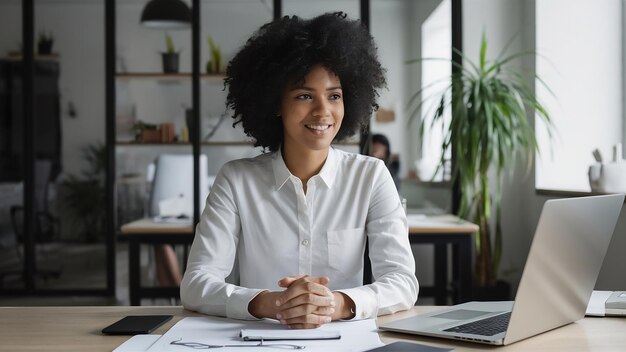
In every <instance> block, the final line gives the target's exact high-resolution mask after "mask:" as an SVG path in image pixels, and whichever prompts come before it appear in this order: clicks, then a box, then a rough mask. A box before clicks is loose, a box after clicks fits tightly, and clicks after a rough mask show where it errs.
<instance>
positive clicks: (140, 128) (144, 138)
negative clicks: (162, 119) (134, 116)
mask: <svg viewBox="0 0 626 352" xmlns="http://www.w3.org/2000/svg"><path fill="white" fill-rule="evenodd" d="M131 131H132V132H134V133H135V140H136V141H137V142H139V143H158V142H161V132H160V131H159V129H158V126H157V125H154V124H150V123H145V122H143V121H141V120H138V121H137V122H136V123H135V124H134V125H133V127H131Z"/></svg>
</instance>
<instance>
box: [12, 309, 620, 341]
mask: <svg viewBox="0 0 626 352" xmlns="http://www.w3.org/2000/svg"><path fill="white" fill-rule="evenodd" d="M433 308H435V307H415V308H413V309H412V310H410V311H406V312H401V313H397V314H393V315H387V316H383V317H379V318H378V323H381V322H384V321H391V320H396V319H400V318H404V317H408V316H410V315H414V314H417V313H423V312H426V311H429V310H432V309H433ZM149 314H172V315H174V318H173V319H172V320H170V321H169V322H167V323H166V324H165V325H163V326H161V327H160V328H159V329H157V330H156V331H155V332H154V333H155V334H163V333H165V332H166V331H167V330H168V329H169V328H171V327H172V326H173V325H174V324H175V323H176V322H178V321H179V320H180V319H181V318H183V317H187V316H198V314H196V313H193V312H189V311H186V310H184V309H183V308H181V307H16V308H6V307H5V308H0V341H1V343H0V351H67V352H71V351H81V352H82V351H112V350H113V349H114V348H116V347H117V346H119V345H120V344H122V343H123V342H124V341H126V340H127V339H128V338H129V337H128V336H104V335H102V334H101V333H100V330H102V328H104V327H105V326H107V325H109V324H111V323H113V322H115V321H117V320H118V319H121V318H122V317H124V316H126V315H149ZM624 331H626V319H624V318H584V319H582V320H579V321H578V322H576V323H573V324H569V325H567V326H564V327H561V328H558V329H555V330H552V331H550V332H547V333H544V334H541V335H538V336H535V337H532V338H529V339H526V340H522V341H520V342H517V343H514V344H512V345H509V346H504V347H493V346H486V345H478V344H472V343H469V342H461V341H459V342H457V341H452V340H443V339H436V338H429V337H420V336H413V335H405V334H399V333H391V332H380V333H379V336H380V338H381V340H382V341H383V342H384V343H390V342H393V341H409V342H418V343H422V344H427V345H432V346H439V347H448V348H454V350H455V351H457V352H464V351H485V350H488V351H494V350H497V351H498V352H511V351H568V352H569V351H602V352H606V351H624V348H625V346H626V334H624Z"/></svg>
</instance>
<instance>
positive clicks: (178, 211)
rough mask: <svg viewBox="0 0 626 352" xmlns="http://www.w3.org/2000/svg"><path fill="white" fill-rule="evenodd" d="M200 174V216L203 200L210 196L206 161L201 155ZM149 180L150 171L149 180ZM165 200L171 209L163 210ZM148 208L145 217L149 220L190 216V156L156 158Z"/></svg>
mask: <svg viewBox="0 0 626 352" xmlns="http://www.w3.org/2000/svg"><path fill="white" fill-rule="evenodd" d="M199 172H200V197H199V200H198V206H199V209H200V213H202V211H203V210H204V204H205V202H206V197H207V196H208V194H209V175H208V161H207V156H206V155H204V154H202V155H200V171H199ZM150 178H151V172H150V168H149V169H148V179H150ZM164 201H165V203H169V205H170V209H168V210H164V209H162V208H163V205H164ZM172 202H173V203H172ZM159 203H161V207H159ZM160 208H161V209H160ZM148 209H149V210H148V215H149V216H152V217H155V216H160V215H169V216H174V217H175V216H184V217H187V218H192V217H193V155H191V154H161V155H159V157H158V158H157V160H156V162H155V166H154V180H153V182H152V188H151V191H150V201H149V208H148ZM164 211H165V213H164Z"/></svg>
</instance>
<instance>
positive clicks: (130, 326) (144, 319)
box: [102, 315, 172, 335]
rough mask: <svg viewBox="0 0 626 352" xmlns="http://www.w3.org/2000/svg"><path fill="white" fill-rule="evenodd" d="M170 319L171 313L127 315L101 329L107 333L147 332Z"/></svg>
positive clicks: (133, 333)
mask: <svg viewBox="0 0 626 352" xmlns="http://www.w3.org/2000/svg"><path fill="white" fill-rule="evenodd" d="M170 319H172V316H171V315H129V316H127V317H124V318H122V319H120V320H118V321H116V322H115V323H113V324H111V325H109V326H107V327H106V328H104V329H102V333H103V334H107V335H138V334H149V333H151V332H153V331H154V330H155V329H156V328H158V327H159V326H161V325H163V324H165V323H166V322H167V321H168V320H170Z"/></svg>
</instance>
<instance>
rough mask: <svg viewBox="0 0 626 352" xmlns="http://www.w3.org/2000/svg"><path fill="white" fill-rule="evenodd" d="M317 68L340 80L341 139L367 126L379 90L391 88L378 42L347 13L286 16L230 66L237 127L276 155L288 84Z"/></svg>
mask: <svg viewBox="0 0 626 352" xmlns="http://www.w3.org/2000/svg"><path fill="white" fill-rule="evenodd" d="M316 65H322V66H323V67H325V68H326V69H328V70H329V71H331V72H333V73H334V74H336V75H337V76H338V77H339V80H340V82H341V86H342V90H343V100H344V111H345V114H344V118H343V121H342V124H341V128H340V130H339V132H338V133H337V136H336V137H335V139H336V140H341V139H343V138H346V137H349V136H352V135H354V134H355V133H356V132H357V130H358V129H359V128H362V127H364V126H367V123H368V122H369V118H370V116H371V114H372V112H373V111H374V110H376V109H377V108H378V105H377V104H376V98H377V97H378V92H377V90H378V89H379V88H382V87H385V86H386V81H385V70H384V69H383V67H382V66H381V64H380V62H379V61H378V55H377V52H376V45H375V43H374V39H373V38H372V36H371V35H370V34H369V32H368V31H367V29H366V28H365V27H364V26H363V25H362V24H361V22H360V21H355V20H350V19H348V18H346V15H345V14H344V13H342V12H337V13H326V14H323V15H320V16H318V17H315V18H312V19H307V20H305V19H301V18H299V17H297V16H291V17H289V16H285V17H283V18H281V19H278V20H275V21H272V22H269V23H267V24H265V25H263V26H262V27H261V28H260V29H259V30H258V31H257V32H255V33H254V34H253V35H252V37H250V39H248V41H247V42H246V44H245V45H244V46H243V48H242V49H241V50H240V51H239V52H238V53H237V54H236V55H235V57H234V58H233V59H232V60H231V61H230V62H229V63H228V67H227V69H226V79H225V80H224V85H225V87H228V97H227V100H226V105H227V107H229V108H231V109H232V110H233V111H234V115H233V116H232V117H233V118H234V119H235V122H234V123H233V126H235V125H236V124H238V123H240V122H241V123H242V125H243V129H244V132H245V133H246V135H248V136H250V137H253V138H254V139H255V146H260V147H264V148H266V149H269V150H270V151H277V150H278V148H279V147H280V145H281V143H282V142H283V126H282V122H281V119H279V118H277V113H278V112H279V111H280V102H281V96H282V94H283V91H284V89H285V88H286V86H287V85H288V84H290V83H291V84H292V83H297V82H302V81H304V77H305V76H306V75H307V74H308V73H309V71H310V70H311V69H312V68H313V67H314V66H316Z"/></svg>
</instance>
